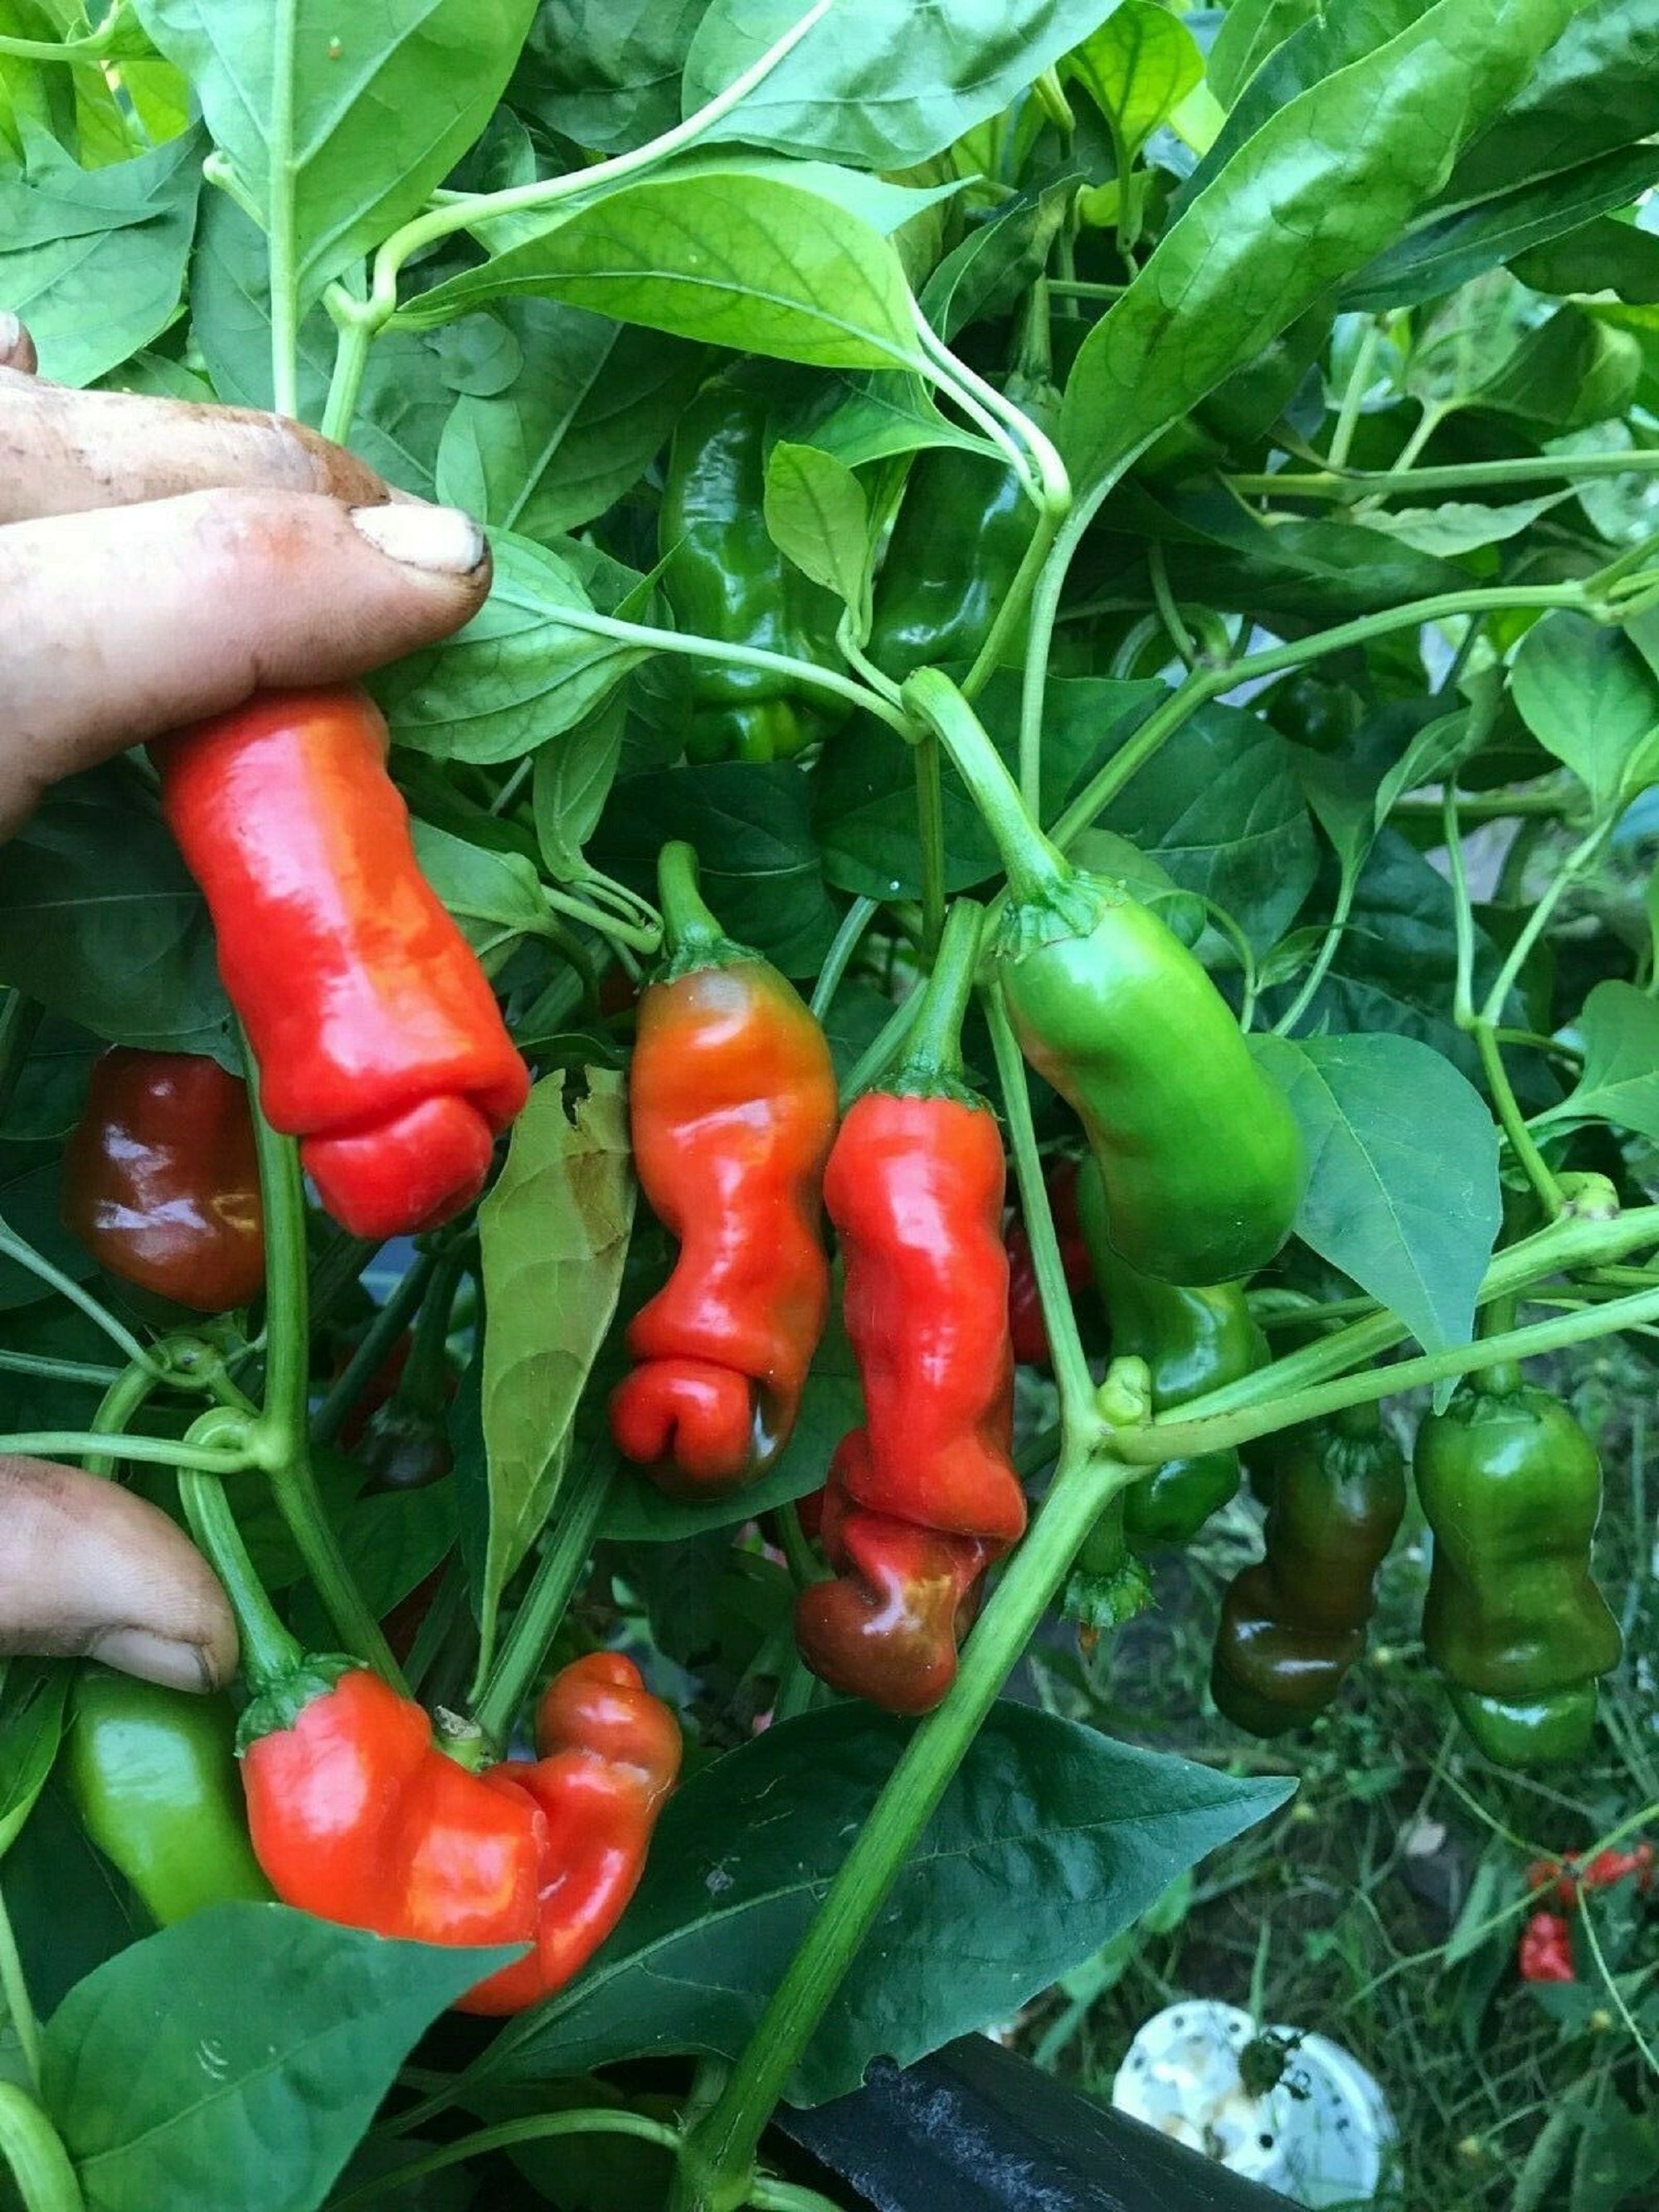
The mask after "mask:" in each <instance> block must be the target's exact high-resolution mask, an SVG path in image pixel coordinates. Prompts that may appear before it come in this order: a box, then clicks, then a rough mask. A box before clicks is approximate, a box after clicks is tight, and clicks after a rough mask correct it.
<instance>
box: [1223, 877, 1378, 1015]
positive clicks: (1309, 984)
mask: <svg viewBox="0 0 1659 2212" xmlns="http://www.w3.org/2000/svg"><path fill="white" fill-rule="evenodd" d="M1358 890H1359V870H1358V868H1350V869H1347V870H1346V871H1345V872H1344V874H1343V878H1342V881H1341V883H1340V884H1339V885H1338V887H1337V894H1336V904H1335V906H1334V908H1332V911H1331V919H1330V922H1329V925H1328V927H1327V929H1326V932H1325V937H1324V942H1323V943H1322V945H1321V946H1320V948H1319V952H1318V956H1317V957H1316V959H1315V961H1314V963H1313V966H1312V967H1311V968H1310V969H1309V970H1308V972H1307V975H1305V976H1304V978H1303V981H1302V987H1301V989H1300V990H1299V991H1298V992H1297V994H1296V996H1295V998H1294V999H1292V1000H1291V1003H1290V1005H1289V1006H1287V1007H1286V1009H1285V1012H1284V1013H1282V1014H1281V1015H1280V1016H1279V1019H1278V1020H1277V1021H1276V1022H1275V1023H1274V1024H1273V1035H1274V1036H1290V1035H1291V1032H1292V1031H1293V1030H1294V1029H1295V1028H1296V1025H1297V1023H1298V1022H1299V1021H1300V1020H1301V1019H1302V1018H1303V1016H1304V1014H1305V1013H1306V1012H1307V1011H1308V1009H1309V1007H1310V1006H1312V1004H1313V1002H1314V1000H1316V998H1317V997H1318V995H1319V987H1320V985H1321V984H1322V982H1323V981H1324V980H1325V978H1326V976H1327V975H1328V974H1329V973H1330V967H1331V963H1332V961H1333V960H1334V959H1335V957H1336V955H1337V948H1338V947H1339V946H1340V944H1341V942H1342V939H1343V936H1344V934H1345V933H1346V929H1347V927H1348V916H1349V915H1351V914H1352V911H1353V902H1354V899H1355V896H1356V895H1357V894H1358ZM1245 1026H1246V1027H1248V1026H1249V1024H1245Z"/></svg>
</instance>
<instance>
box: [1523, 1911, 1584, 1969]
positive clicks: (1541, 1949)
mask: <svg viewBox="0 0 1659 2212" xmlns="http://www.w3.org/2000/svg"><path fill="white" fill-rule="evenodd" d="M1516 1970H1517V1971H1518V1972H1519V1973H1520V1976H1521V1978H1522V1981H1523V1982H1571V1981H1576V1980H1577V1974H1576V1973H1575V1972H1574V1970H1573V1963H1572V1930H1571V1928H1570V1927H1569V1926H1568V1924H1567V1923H1566V1922H1565V1920H1564V1919H1563V1918H1562V1917H1561V1916H1560V1914H1559V1912H1534V1913H1533V1914H1532V1915H1531V1916H1530V1917H1528V1921H1527V1924H1526V1926H1525V1927H1524V1928H1523V1929H1522V1930H1521V1943H1520V1948H1519V1950H1518V1952H1517V1954H1516Z"/></svg>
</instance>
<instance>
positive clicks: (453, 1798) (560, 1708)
mask: <svg viewBox="0 0 1659 2212" xmlns="http://www.w3.org/2000/svg"><path fill="white" fill-rule="evenodd" d="M309 1687H310V1688H311V1689H313V1691H314V1692H315V1693H314V1694H312V1695H310V1696H309V1697H305V1695H304V1692H303V1691H301V1692H298V1693H297V1694H294V1693H290V1695H289V1703H288V1707H287V1710H286V1711H282V1712H281V1713H278V1712H276V1711H270V1712H262V1711H261V1710H260V1708H259V1707H258V1706H257V1705H256V1706H255V1707H253V1708H252V1709H251V1711H250V1716H249V1720H250V1721H251V1722H252V1730H253V1732H254V1740H253V1741H252V1742H250V1743H249V1744H248V1747H247V1748H246V1751H245V1752H244V1753H243V1758H242V1778H243V1783H244V1785H245V1787H246V1792H247V1806H248V1825H249V1829H250V1832H251V1833H252V1838H253V1847H254V1850H256V1851H257V1853H258V1858H259V1863H260V1865H261V1866H262V1867H263V1868H264V1870H265V1872H266V1874H267V1875H269V1876H270V1880H271V1882H272V1884H273V1885H274V1887H275V1888H276V1894H277V1895H278V1896H279V1897H280V1898H281V1899H283V1902H284V1903H285V1904H289V1905H297V1906H299V1907H300V1908H301V1910H302V1911H307V1912H312V1913H315V1914H316V1915H317V1917H319V1919H323V1920H332V1921H336V1922H338V1923H341V1924H342V1925H343V1926H345V1927H349V1928H367V1929H373V1930H374V1931H375V1932H376V1933H377V1934H379V1935H382V1936H404V1937H407V1938H411V1939H413V1940H415V1941H417V1942H426V1943H467V1944H471V1943H514V1942H517V1943H525V1944H528V1945H530V1946H531V1947H532V1948H531V1949H530V1952H529V1954H528V1955H527V1956H526V1957H525V1958H523V1959H521V1960H518V1961H516V1962H515V1963H514V1964H513V1965H512V1966H505V1967H503V1968H502V1969H501V1972H498V1973H495V1974H492V1975H490V1976H489V1978H488V1979H487V1980H485V1981H483V1982H480V1983H479V1984H477V1987H476V1988H474V1989H472V1990H469V1991H468V1992H467V1994H466V1996H464V1997H463V1998H461V1999H460V2001H459V2006H458V2009H459V2010H460V2011H463V2012H473V2013H486V2014H501V2013H513V2012H521V2011H522V2010H523V2009H524V2008H525V2007H526V2005H531V2004H534V2003H535V2002H537V2001H538V1998H541V1997H544V1996H547V1995H548V1994H549V1992H550V1991H551V1990H556V1989H559V1988H561V1987H562V1985H563V1984H565V1983H566V1982H568V1980H569V1979H570V1978H571V1976H572V1975H573V1974H574V1973H576V1972H578V1970H579V1969H580V1967H581V1966H584V1965H586V1961H587V1960H589V1959H590V1958H591V1957H592V1954H593V1953H594V1952H595V1951H596V1950H597V1949H598V1948H599V1945H600V1944H601V1943H602V1942H604V1940H605V1937H606V1936H608V1935H609V1934H610V1933H611V1929H613V1928H614V1927H615V1926H616V1924H617V1921H618V1920H619V1919H620V1918H621V1917H622V1914H623V1909H624V1907H625V1906H626V1905H627V1903H628V1900H629V1898H630V1897H631V1896H632V1895H633V1893H634V1889H635V1885H636V1884H637V1882H638V1881H639V1878H640V1875H641V1871H642V1870H643V1868H644V1865H645V1855H646V1849H647V1844H648V1843H649V1841H650V1838H651V1832H652V1829H653V1826H654V1825H655V1822H656V1818H657V1814H658V1813H659V1811H660V1809H661V1808H662V1805H663V1803H664V1802H665V1799H666V1797H667V1795H668V1792H669V1790H670V1789H671V1787H672V1784H673V1781H674V1778H675V1776H676V1774H677V1773H678V1770H679V1756H680V1740H679V1729H678V1726H677V1724H676V1723H675V1720H674V1717H673V1715H672V1714H671V1712H670V1711H668V1708H667V1707H666V1706H665V1705H662V1704H660V1703H659V1701H658V1700H657V1699H655V1698H653V1697H652V1696H650V1695H649V1693H648V1692H647V1691H646V1690H645V1688H644V1687H643V1686H642V1685H641V1680H640V1675H639V1670H638V1669H637V1668H635V1666H634V1664H633V1662H632V1661H631V1660H628V1659H624V1658H623V1657H622V1656H620V1655H618V1654H617V1653H614V1652H607V1651H601V1652H595V1653H593V1654H592V1656H589V1657H587V1658H586V1659H579V1660H577V1661H576V1662H575V1663H574V1665H573V1666H569V1667H567V1668H565V1669H564V1671H563V1673H562V1674H558V1675H556V1677H555V1678H554V1680H553V1681H552V1682H551V1683H550V1685H549V1686H548V1688H547V1689H546V1690H545V1691H544V1692H543V1695H542V1698H541V1700H540V1702H539V1704H538V1707H537V1710H536V1749H537V1753H538V1756H537V1758H536V1759H534V1760H533V1761H532V1760H529V1759H507V1760H504V1761H502V1763H501V1765H496V1766H491V1767H487V1768H486V1769H485V1770H484V1771H483V1772H482V1773H477V1774H475V1773H471V1772H469V1771H468V1770H467V1769H466V1768H465V1767H463V1766H460V1765H457V1764H456V1762H455V1761H454V1760H453V1759H449V1758H447V1756H446V1755H445V1754H444V1753H442V1752H441V1751H440V1750H438V1749H437V1747H435V1744H434V1742H433V1741H432V1730H431V1725H430V1723H429V1722H428V1719H427V1717H426V1715H425V1713H424V1712H423V1711H422V1710H421V1708H420V1706H419V1705H416V1704H414V1703H412V1702H411V1701H410V1699H404V1698H400V1697H398V1695H397V1693H396V1692H395V1691H393V1690H392V1689H390V1688H388V1687H387V1686H386V1683H384V1682H383V1681H382V1680H380V1676H379V1675H378V1674H370V1673H368V1671H367V1670H366V1669H364V1668H349V1669H347V1670H346V1671H345V1672H343V1673H341V1672H339V1671H338V1670H337V1669H335V1670H332V1671H325V1672H324V1673H323V1674H319V1676H318V1677H317V1679H316V1680H314V1681H313V1683H311V1684H310V1685H309ZM301 1700H303V1701H301ZM295 1705H297V1710H294V1708H295ZM279 1717H280V1718H283V1719H285V1720H286V1723H287V1724H286V1725H280V1726H276V1727H274V1728H269V1729H267V1732H265V1733H263V1734H260V1733H258V1729H260V1728H261V1727H262V1726H264V1724H265V1723H266V1722H267V1721H269V1720H270V1719H273V1718H279ZM248 1732H249V1722H248V1721H245V1723H244V1733H245V1734H246V1733H248Z"/></svg>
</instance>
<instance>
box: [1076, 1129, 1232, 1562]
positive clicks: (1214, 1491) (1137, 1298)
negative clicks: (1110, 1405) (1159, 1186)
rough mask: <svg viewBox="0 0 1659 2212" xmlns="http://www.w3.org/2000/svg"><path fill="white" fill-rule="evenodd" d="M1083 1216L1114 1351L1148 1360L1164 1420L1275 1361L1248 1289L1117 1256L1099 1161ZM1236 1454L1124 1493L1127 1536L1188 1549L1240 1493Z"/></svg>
mask: <svg viewBox="0 0 1659 2212" xmlns="http://www.w3.org/2000/svg"><path fill="white" fill-rule="evenodd" d="M1078 1218H1079V1222H1080V1223H1081V1224H1082V1228H1083V1235H1084V1240H1085V1243H1086V1244H1087V1246H1088V1249H1089V1255H1090V1258H1091V1261H1092V1262H1093V1266H1094V1275H1095V1282H1096V1284H1097V1287H1098V1289H1099V1291H1100V1295H1101V1297H1102V1299H1103V1301H1104V1304H1105V1307H1106V1312H1107V1317H1108V1318H1109V1321H1110V1322H1111V1325H1112V1349H1113V1352H1115V1354H1117V1355H1118V1356H1120V1357H1122V1358H1133V1359H1144V1360H1145V1361H1146V1365H1147V1369H1148V1371H1149V1373H1150V1375H1151V1378H1152V1411H1153V1412H1154V1413H1164V1412H1167V1411H1169V1410H1170V1408H1171V1407H1176V1406H1182V1405H1184V1404H1185V1403H1186V1402H1187V1401H1188V1399H1189V1398H1197V1397H1200V1396H1201V1395H1203V1394H1204V1393H1205V1392H1206V1391H1208V1390H1218V1389H1221V1388H1222V1386H1223V1385H1224V1384H1225V1383H1237V1382H1238V1381H1240V1380H1241V1379H1242V1378H1243V1376H1246V1375H1249V1374H1250V1373H1251V1372H1253V1370H1255V1369H1256V1368H1258V1367H1260V1366H1261V1365H1262V1364H1264V1362H1265V1361H1266V1359H1267V1340H1266V1339H1265V1338H1264V1337H1263V1335H1262V1334H1261V1330H1260V1329H1259V1328H1257V1327H1256V1324H1255V1322H1254V1321H1253V1320H1252V1319H1251V1318H1250V1310H1249V1305H1248V1304H1247V1303H1246V1301H1245V1297H1244V1285H1243V1284H1242V1283H1216V1284H1212V1285H1209V1286H1208V1287H1207V1288H1205V1289H1201V1290H1200V1289H1191V1288H1187V1287H1183V1286H1182V1285H1178V1284H1175V1283H1166V1282H1160V1281H1158V1279H1156V1278H1155V1277H1153V1276H1151V1275H1145V1274H1142V1273H1139V1271H1138V1270H1137V1269H1136V1268H1133V1267H1130V1266H1128V1265H1127V1262H1126V1261H1124V1260H1123V1259H1122V1257H1121V1255H1120V1254H1119V1253H1118V1252H1117V1251H1116V1250H1115V1249H1114V1247H1113V1245H1112V1243H1111V1241H1110V1237H1109V1234H1108V1230H1109V1218H1108V1210H1107V1204H1106V1195H1105V1189H1104V1186H1103V1182H1102V1180H1101V1176H1100V1171H1099V1169H1098V1168H1097V1166H1096V1164H1095V1163H1094V1162H1093V1161H1092V1160H1091V1161H1089V1162H1087V1163H1085V1166H1084V1170H1083V1172H1082V1174H1081V1175H1080V1176H1079V1179H1078ZM1238 1480H1239V1462H1238V1454H1237V1452H1236V1451H1222V1452H1205V1453H1202V1454H1200V1455H1199V1456H1198V1457H1197V1458H1195V1459H1174V1460H1168V1461H1166V1462H1164V1465H1163V1466H1162V1467H1158V1468H1154V1469H1153V1470H1152V1474H1149V1475H1147V1476H1146V1477H1145V1478H1144V1479H1143V1480H1141V1481H1139V1482H1136V1483H1134V1484H1133V1485H1132V1486H1130V1487H1129V1488H1128V1489H1127V1490H1126V1491H1125V1492H1124V1493H1123V1531H1124V1534H1125V1535H1126V1536H1127V1538H1128V1540H1129V1541H1130V1543H1131V1544H1132V1545H1133V1546H1134V1547H1136V1549H1138V1550H1146V1549H1149V1548H1151V1547H1154V1546H1157V1545H1162V1544H1176V1545H1179V1544H1186V1543H1190V1542H1191V1541H1192V1539H1193V1538H1194V1536H1195V1535H1196V1534H1198V1532H1199V1530H1200V1528H1202V1527H1203V1526H1204V1523H1205V1522H1206V1521H1207V1520H1208V1519H1209V1517H1210V1516H1211V1515H1212V1513H1217V1512H1219V1510H1221V1508H1222V1507H1223V1506H1224V1505H1225V1504H1226V1503H1227V1500H1228V1499H1229V1498H1231V1496H1232V1495H1233V1493H1234V1492H1235V1491H1237V1488H1238Z"/></svg>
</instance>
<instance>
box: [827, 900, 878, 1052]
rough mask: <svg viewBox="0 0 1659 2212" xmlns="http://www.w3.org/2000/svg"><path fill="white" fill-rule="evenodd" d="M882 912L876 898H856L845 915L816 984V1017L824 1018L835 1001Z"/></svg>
mask: <svg viewBox="0 0 1659 2212" xmlns="http://www.w3.org/2000/svg"><path fill="white" fill-rule="evenodd" d="M880 911H881V909H880V908H879V906H878V904H877V902H876V901H875V900H874V899H872V898H855V899H854V901H853V903H852V905H851V906H849V907H848V909H847V911H846V913H845V914H844V915H842V919H841V927H840V928H839V929H838V930H837V931H836V934H835V939H834V942H833V943H832V944H831V945H830V947H829V951H828V952H827V953H826V954H825V955H824V960H823V967H822V968H820V969H819V970H818V980H817V982H816V983H815V984H814V985H813V986H812V999H811V1006H812V1013H813V1017H814V1018H815V1019H817V1020H818V1021H820V1022H821V1021H822V1020H823V1018H824V1016H825V1015H826V1014H827V1013H828V1012H829V1009H830V1007H831V1006H833V1005H834V1003H835V998H836V992H837V991H839V990H840V988H841V987H842V978H843V977H844V976H845V975H846V973H847V970H848V967H849V966H850V964H851V963H852V958H853V955H854V953H855V952H856V951H858V949H859V946H860V945H861V944H862V943H863V941H864V933H865V932H866V930H867V929H868V928H869V927H870V925H871V923H872V921H874V920H875V918H876V916H877V915H878V913H879V912H880Z"/></svg>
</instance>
